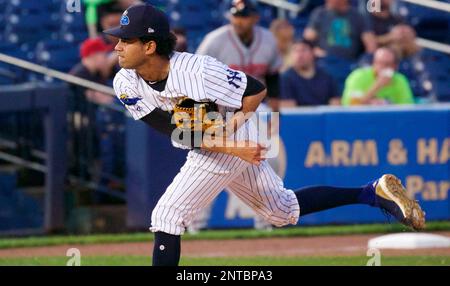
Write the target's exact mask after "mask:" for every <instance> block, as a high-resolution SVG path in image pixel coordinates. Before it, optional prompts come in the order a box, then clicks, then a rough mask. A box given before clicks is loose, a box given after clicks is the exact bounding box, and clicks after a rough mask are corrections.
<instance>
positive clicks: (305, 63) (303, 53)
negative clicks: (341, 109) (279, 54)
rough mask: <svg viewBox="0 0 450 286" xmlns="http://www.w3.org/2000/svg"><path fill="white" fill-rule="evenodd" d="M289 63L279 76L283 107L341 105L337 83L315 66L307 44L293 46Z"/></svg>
mask: <svg viewBox="0 0 450 286" xmlns="http://www.w3.org/2000/svg"><path fill="white" fill-rule="evenodd" d="M292 59H293V66H292V67H291V68H290V69H288V70H287V71H286V72H284V73H283V74H282V75H281V80H280V82H281V104H280V105H281V106H282V107H292V106H306V105H328V104H333V105H338V104H340V98H339V96H338V91H337V85H336V82H335V81H334V79H333V78H332V77H331V76H330V75H328V74H327V73H326V72H325V71H324V70H322V69H321V68H319V67H317V66H316V64H315V57H314V47H313V45H312V44H311V43H310V42H308V41H305V40H299V41H297V42H295V43H294V45H293V47H292Z"/></svg>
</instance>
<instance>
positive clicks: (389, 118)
mask: <svg viewBox="0 0 450 286" xmlns="http://www.w3.org/2000/svg"><path fill="white" fill-rule="evenodd" d="M128 128H129V129H128V130H129V135H128V136H129V139H128V143H129V144H128V146H129V150H128V151H129V152H128V153H129V154H130V155H129V160H128V171H129V172H130V173H131V177H129V185H128V204H129V207H128V209H129V217H128V218H129V219H128V222H129V224H130V226H133V227H147V226H148V225H149V223H150V214H151V210H152V208H153V207H154V205H155V203H156V202H157V200H158V199H159V196H160V195H161V194H162V193H163V192H164V188H165V187H167V185H168V184H169V183H170V181H171V180H172V178H173V177H174V176H175V175H176V173H177V172H178V170H179V168H180V167H181V165H182V163H183V162H184V158H185V155H186V153H185V152H183V151H178V150H177V151H174V149H173V148H172V147H171V144H170V142H169V140H168V139H167V138H162V137H160V136H159V135H157V134H155V133H154V132H153V131H149V130H147V129H149V128H146V127H145V126H143V125H141V123H138V124H136V123H135V122H130V124H129V125H128ZM280 136H281V139H282V143H283V144H282V146H284V148H283V149H282V150H281V152H280V154H281V155H280V156H279V163H280V165H281V166H282V167H281V169H285V170H286V172H285V176H284V182H285V185H286V187H288V188H291V189H296V188H300V187H304V186H308V185H336V186H361V185H363V184H365V183H367V182H369V181H371V180H373V179H375V178H377V177H379V176H381V175H382V174H384V173H393V174H395V175H397V176H398V177H399V178H400V179H401V180H402V181H403V182H404V184H405V185H406V186H407V188H408V191H409V192H410V193H411V195H414V196H415V198H416V199H417V200H419V201H420V203H421V205H422V206H423V208H424V210H425V211H426V213H427V219H429V220H442V219H449V218H450V204H449V198H448V191H449V187H450V164H449V163H450V162H449V153H450V150H449V149H450V105H436V106H420V107H418V106H416V107H373V108H370V109H368V108H351V109H343V108H331V107H323V108H322V107H321V108H314V109H290V110H284V111H283V112H282V113H281V123H280ZM136 142H139V143H136ZM130 143H131V144H130ZM130 152H131V153H130ZM136 170H138V171H136ZM131 178H133V179H131ZM252 217H253V214H252V212H251V211H250V210H249V209H248V208H247V207H246V206H244V205H243V204H242V203H240V202H239V201H238V200H237V199H236V198H234V197H230V196H229V195H228V193H226V192H222V193H221V194H220V195H219V196H218V198H217V199H216V200H215V202H214V203H213V207H212V210H211V215H210V217H209V219H208V220H207V223H208V226H209V227H211V228H226V227H234V228H235V227H251V226H252V225H253V218H252ZM384 221H386V218H385V217H384V216H383V214H382V213H381V212H380V210H378V209H376V208H370V207H367V206H346V207H341V208H336V209H333V210H329V211H325V212H321V213H317V214H311V215H307V216H305V217H302V218H301V220H300V224H327V223H363V222H384Z"/></svg>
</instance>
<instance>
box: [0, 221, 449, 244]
mask: <svg viewBox="0 0 450 286" xmlns="http://www.w3.org/2000/svg"><path fill="white" fill-rule="evenodd" d="M444 230H450V222H449V221H441V222H430V223H428V225H427V231H444ZM403 231H409V230H408V229H407V228H405V227H404V226H402V225H400V224H367V225H346V226H300V227H285V228H278V229H274V230H273V231H271V232H267V231H258V230H253V229H250V230H249V229H241V230H207V231H201V232H200V233H199V234H196V235H191V234H186V235H184V236H183V240H203V239H205V240H213V239H252V238H268V237H300V236H323V235H351V234H371V233H393V232H403ZM152 239H153V235H152V234H151V233H150V232H147V233H126V234H96V235H65V236H61V235H59V236H56V235H55V236H40V237H26V238H1V239H0V249H5V248H17V247H37V246H51V245H64V244H95V243H122V242H148V241H152Z"/></svg>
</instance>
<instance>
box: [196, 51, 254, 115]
mask: <svg viewBox="0 0 450 286" xmlns="http://www.w3.org/2000/svg"><path fill="white" fill-rule="evenodd" d="M202 79H203V86H204V93H205V97H206V99H208V100H211V101H213V102H215V103H217V104H218V105H222V106H226V107H231V108H236V109H238V108H241V105H242V97H243V95H244V92H245V89H246V87H247V76H246V75H245V73H243V72H241V71H237V70H233V69H231V68H230V67H228V66H227V65H225V64H223V63H221V62H219V61H218V60H216V59H215V58H212V57H209V56H206V57H205V61H204V64H203V71H202Z"/></svg>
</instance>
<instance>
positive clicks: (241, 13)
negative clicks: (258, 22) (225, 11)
mask: <svg viewBox="0 0 450 286" xmlns="http://www.w3.org/2000/svg"><path fill="white" fill-rule="evenodd" d="M230 13H231V15H233V16H236V17H248V16H251V15H255V14H258V9H257V7H256V4H255V3H254V2H253V1H251V0H233V2H232V3H231V8H230Z"/></svg>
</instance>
